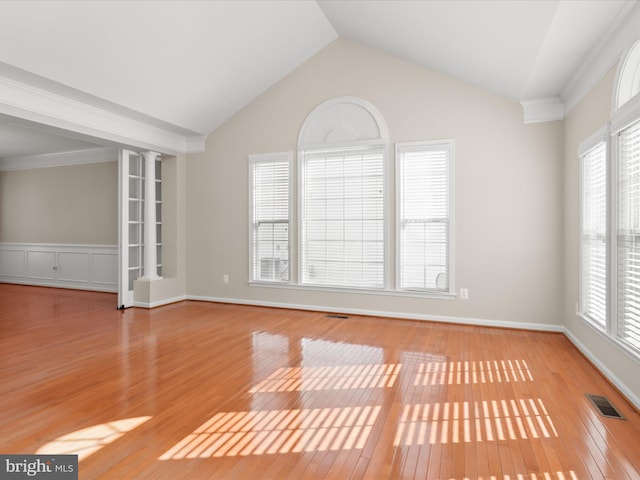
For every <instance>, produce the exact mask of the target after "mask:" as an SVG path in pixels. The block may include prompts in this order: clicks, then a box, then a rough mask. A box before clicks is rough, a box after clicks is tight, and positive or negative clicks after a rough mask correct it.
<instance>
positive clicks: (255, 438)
mask: <svg viewBox="0 0 640 480" xmlns="http://www.w3.org/2000/svg"><path fill="white" fill-rule="evenodd" d="M380 409H381V407H379V406H364V407H343V408H314V409H301V410H298V409H294V410H265V411H250V412H221V413H218V414H217V415H214V416H213V417H212V418H211V419H210V420H209V421H207V422H206V423H204V424H203V425H201V426H200V427H198V428H197V429H196V430H195V431H194V432H193V433H191V434H190V435H187V436H186V437H185V438H184V439H183V440H181V441H180V442H178V443H177V444H176V445H174V446H173V447H172V448H171V449H169V450H168V451H167V452H165V453H164V454H163V455H161V456H160V460H178V459H182V458H209V457H223V456H226V457H234V456H244V455H263V454H277V453H300V452H315V451H329V450H333V451H335V450H352V449H362V448H364V445H365V443H366V441H367V439H368V438H369V434H370V432H371V429H372V426H373V424H374V422H375V421H376V418H377V417H378V414H379V413H380Z"/></svg>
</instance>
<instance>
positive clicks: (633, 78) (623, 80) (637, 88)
mask: <svg viewBox="0 0 640 480" xmlns="http://www.w3.org/2000/svg"><path fill="white" fill-rule="evenodd" d="M638 92H640V41H639V42H636V43H635V44H634V45H633V46H632V47H631V48H630V49H629V52H628V53H627V55H626V58H625V60H624V61H623V62H621V63H620V66H619V69H618V81H617V88H616V90H615V95H614V105H613V107H614V110H617V109H618V108H620V107H621V106H622V105H624V104H625V103H627V102H628V101H629V100H631V98H633V97H634V96H636V95H637V94H638Z"/></svg>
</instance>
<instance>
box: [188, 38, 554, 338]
mask: <svg viewBox="0 0 640 480" xmlns="http://www.w3.org/2000/svg"><path fill="white" fill-rule="evenodd" d="M342 95H352V96H356V97H360V98H363V99H364V100H366V101H368V102H370V103H372V104H373V105H374V106H375V107H376V108H377V109H378V110H379V111H380V113H381V114H382V116H383V117H384V119H385V121H386V123H387V126H388V128H389V132H390V136H391V138H390V140H391V142H392V143H393V142H410V141H419V140H433V139H447V138H452V139H454V140H455V142H456V158H455V192H456V193H455V278H456V285H457V287H464V288H468V289H469V294H470V298H469V300H459V299H455V300H434V299H431V300H430V299H426V298H406V297H400V296H382V295H377V296H375V295H363V294H347V293H330V292H319V291H309V290H301V289H295V288H284V289H283V288H258V287H250V286H248V285H247V281H248V271H249V267H248V251H249V248H248V211H247V208H248V207H247V199H248V192H247V183H248V181H247V158H248V156H249V155H250V154H255V153H268V152H277V151H295V149H296V142H297V138H298V133H299V129H300V127H301V125H302V123H303V121H304V119H305V117H306V116H307V115H308V114H309V113H310V112H311V111H312V110H313V109H314V108H315V107H316V106H317V105H318V104H320V103H321V102H323V101H325V100H327V99H329V98H332V97H336V96H342ZM562 141H563V128H562V124H561V123H559V122H553V123H545V124H532V125H525V124H523V122H522V110H521V107H520V105H519V104H518V103H516V102H515V101H512V100H510V99H506V98H503V97H500V96H497V95H494V94H492V93H489V92H487V91H484V90H481V89H478V88H475V87H472V86H469V85H467V84H465V83H462V82H459V81H456V80H453V79H451V78H448V77H446V76H443V75H440V74H436V73H433V72H431V71H429V70H425V69H423V68H420V67H418V66H416V65H414V64H412V63H409V62H405V61H403V60H400V59H398V58H396V57H392V56H389V55H386V54H383V53H380V52H378V51H374V50H371V49H368V48H365V47H362V46H360V45H358V44H355V43H352V42H349V41H346V40H342V39H340V40H336V41H335V42H334V43H332V44H331V45H329V46H328V47H326V48H325V49H324V50H322V51H321V52H319V53H318V54H317V55H316V56H314V57H313V58H312V59H310V60H309V61H307V62H306V63H305V64H304V65H302V66H301V67H300V68H298V69H297V70H296V71H294V72H293V73H292V74H290V75H289V76H288V77H286V78H285V79H284V80H282V81H281V82H279V83H278V84H276V85H275V86H274V87H272V88H271V89H270V90H268V91H267V92H266V93H265V94H263V95H262V96H260V97H259V98H257V99H256V100H255V101H254V102H252V103H251V104H250V105H248V106H247V107H246V108H245V109H243V110H242V111H240V112H239V113H238V114H236V115H235V116H234V117H233V118H232V119H230V120H229V121H228V122H226V123H225V124H224V125H223V126H222V127H220V128H219V129H218V130H217V131H215V132H214V133H213V134H212V135H210V136H209V138H208V140H207V146H206V151H205V152H204V153H202V154H197V155H190V156H189V158H188V162H187V185H188V191H187V194H186V195H187V197H186V198H187V272H188V279H187V293H188V294H189V295H191V296H197V297H204V298H212V299H213V298H220V299H228V300H230V301H241V302H249V303H269V304H284V305H298V306H309V307H313V306H322V307H324V308H327V309H332V310H344V311H367V312H377V313H381V314H385V313H386V314H389V315H402V316H414V317H423V318H443V317H446V318H449V319H456V320H469V319H471V320H470V321H473V319H482V320H485V321H496V322H505V324H509V323H515V324H518V325H521V326H533V327H536V326H538V327H541V328H548V327H550V326H554V325H555V326H557V325H560V323H561V316H562V308H563V300H562V298H563V275H562V273H563V262H562V253H563V252H562V247H563V244H562V239H563V228H562V220H563V211H562V208H560V207H559V206H560V205H562V201H563V199H562V187H563V184H562V173H563V162H562ZM391 160H392V157H391ZM391 170H393V169H391ZM390 198H391V199H393V198H394V191H393V188H392V189H391V192H390ZM393 211H394V208H393V202H391V212H393ZM391 240H392V241H393V240H394V239H391ZM389 270H390V271H393V270H394V269H393V264H392V265H391V268H390V269H389ZM223 274H228V275H229V277H230V282H229V284H224V283H223V282H222V277H223Z"/></svg>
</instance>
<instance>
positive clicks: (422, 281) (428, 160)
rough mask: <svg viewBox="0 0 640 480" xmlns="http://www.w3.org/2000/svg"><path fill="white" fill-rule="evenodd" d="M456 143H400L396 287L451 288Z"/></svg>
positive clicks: (398, 158) (416, 288)
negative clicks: (451, 188)
mask: <svg viewBox="0 0 640 480" xmlns="http://www.w3.org/2000/svg"><path fill="white" fill-rule="evenodd" d="M452 156H453V142H452V141H443V142H434V143H431V142H429V143H419V144H397V145H396V164H397V170H396V172H397V173H396V175H397V180H396V183H397V203H398V238H399V241H398V249H399V255H398V271H399V279H398V286H399V288H400V289H403V290H424V291H439V292H449V291H450V281H449V277H450V263H451V262H450V257H451V200H450V199H451V191H450V180H451V167H452Z"/></svg>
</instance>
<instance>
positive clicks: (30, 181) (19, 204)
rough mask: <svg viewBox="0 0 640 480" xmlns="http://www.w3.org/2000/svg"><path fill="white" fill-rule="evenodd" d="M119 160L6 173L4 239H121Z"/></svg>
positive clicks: (1, 215) (1, 177) (2, 176)
mask: <svg viewBox="0 0 640 480" xmlns="http://www.w3.org/2000/svg"><path fill="white" fill-rule="evenodd" d="M117 194H118V163H117V162H116V161H113V162H103V163H92V164H87V165H73V166H65V167H50V168H37V169H30V170H13V171H5V172H0V242H12V243H13V242H16V243H56V244H97V245H116V244H117V243H118V223H117V222H118V197H117Z"/></svg>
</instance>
